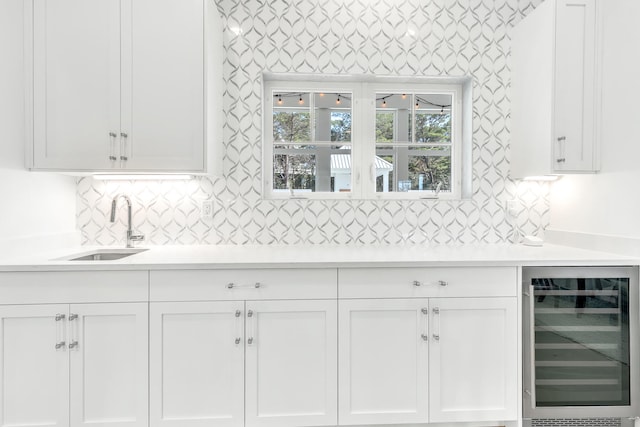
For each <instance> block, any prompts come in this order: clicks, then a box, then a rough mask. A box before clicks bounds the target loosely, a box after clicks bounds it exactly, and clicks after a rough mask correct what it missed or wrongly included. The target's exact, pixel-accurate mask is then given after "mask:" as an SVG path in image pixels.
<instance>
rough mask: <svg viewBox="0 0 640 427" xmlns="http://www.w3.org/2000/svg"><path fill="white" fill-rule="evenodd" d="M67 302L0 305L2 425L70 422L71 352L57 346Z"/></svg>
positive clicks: (50, 426)
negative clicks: (61, 320) (64, 303)
mask: <svg viewBox="0 0 640 427" xmlns="http://www.w3.org/2000/svg"><path fill="white" fill-rule="evenodd" d="M67 311H68V306H67V305H62V304H60V305H54V304H52V305H20V306H13V305H11V306H3V307H0V320H1V321H2V323H1V325H2V327H1V328H0V385H1V386H0V425H1V426H3V427H5V426H23V427H35V426H46V427H65V426H68V425H69V353H68V352H67V351H66V348H63V347H59V348H58V349H56V344H58V343H60V342H61V341H63V340H64V339H65V338H63V337H64V336H65V335H64V330H63V328H62V326H61V325H60V321H56V316H58V318H60V317H59V315H60V314H61V313H67Z"/></svg>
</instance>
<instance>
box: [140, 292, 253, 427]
mask: <svg viewBox="0 0 640 427" xmlns="http://www.w3.org/2000/svg"><path fill="white" fill-rule="evenodd" d="M150 331H151V335H150V372H151V378H150V385H151V387H150V388H151V426H152V427H205V426H206V427H242V426H244V303H243V302H237V301H232V302H186V303H151V306H150Z"/></svg>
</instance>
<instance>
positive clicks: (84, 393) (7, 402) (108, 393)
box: [0, 303, 148, 427]
mask: <svg viewBox="0 0 640 427" xmlns="http://www.w3.org/2000/svg"><path fill="white" fill-rule="evenodd" d="M0 318H1V320H2V328H1V331H0V347H1V348H0V354H1V355H2V356H1V362H0V364H1V365H2V366H0V371H1V372H2V374H1V375H2V377H1V380H0V382H1V385H2V387H1V390H2V392H1V393H2V400H1V401H0V402H2V404H1V405H0V408H1V409H0V412H1V414H0V416H1V418H0V420H1V422H2V424H0V425H2V426H18V425H19V426H55V427H58V426H59V427H64V426H72V427H76V426H88V425H91V426H94V427H107V426H114V427H144V426H147V425H148V421H147V420H148V415H147V414H148V404H147V402H148V397H147V394H148V393H147V390H148V375H147V372H148V350H147V342H148V324H147V319H148V316H147V304H146V303H108V304H70V305H67V304H57V305H20V306H17V305H11V306H2V307H0Z"/></svg>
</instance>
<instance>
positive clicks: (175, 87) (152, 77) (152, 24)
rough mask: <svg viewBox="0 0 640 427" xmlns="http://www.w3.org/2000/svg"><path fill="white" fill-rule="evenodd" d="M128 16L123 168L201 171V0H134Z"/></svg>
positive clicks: (202, 7) (202, 116)
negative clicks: (128, 35)
mask: <svg viewBox="0 0 640 427" xmlns="http://www.w3.org/2000/svg"><path fill="white" fill-rule="evenodd" d="M214 7H215V6H214ZM128 22H129V21H128V20H127V21H125V27H126V25H131V27H130V29H127V28H125V34H131V38H130V39H129V38H126V39H125V40H124V42H125V48H124V52H125V55H124V59H123V75H122V78H123V96H124V97H125V98H124V99H123V103H122V106H123V109H122V120H123V125H122V130H123V132H124V133H126V134H127V135H128V136H127V138H126V141H125V143H124V151H125V156H126V157H127V158H128V160H127V161H126V162H125V163H124V165H125V168H127V169H136V170H149V171H152V170H162V171H172V170H178V171H196V172H198V171H203V170H204V158H205V156H204V149H205V144H204V119H205V112H204V100H205V87H204V1H203V0H163V1H161V2H159V1H157V0H134V1H133V2H132V6H131V20H130V24H127V23H128ZM219 31H221V30H219ZM221 101H222V100H221V99H219V100H217V101H216V102H221Z"/></svg>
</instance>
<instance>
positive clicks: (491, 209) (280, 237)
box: [77, 0, 549, 245]
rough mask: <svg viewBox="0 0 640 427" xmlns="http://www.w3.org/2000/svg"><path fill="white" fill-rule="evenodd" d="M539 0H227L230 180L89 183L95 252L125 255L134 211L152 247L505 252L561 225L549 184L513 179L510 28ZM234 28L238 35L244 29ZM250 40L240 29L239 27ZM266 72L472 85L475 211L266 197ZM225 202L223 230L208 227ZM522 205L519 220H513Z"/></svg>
mask: <svg viewBox="0 0 640 427" xmlns="http://www.w3.org/2000/svg"><path fill="white" fill-rule="evenodd" d="M540 2H541V0H432V1H428V2H425V1H423V0H355V1H354V0H348V1H347V0H323V1H316V0H284V1H276V2H265V1H259V0H248V1H243V2H237V1H235V0H221V1H219V2H218V7H219V9H220V12H221V14H222V16H223V22H224V23H225V30H224V40H225V64H224V81H225V84H226V92H225V94H224V99H223V107H224V113H225V127H224V141H225V153H224V178H209V177H198V178H196V179H193V180H191V181H162V182H154V181H151V182H150V181H135V182H133V181H124V182H117V181H111V182H109V181H94V180H92V179H91V178H80V179H79V180H78V185H77V201H78V203H77V206H78V208H77V220H78V227H79V229H80V230H81V232H82V240H83V243H84V244H96V245H112V244H123V243H124V234H125V229H126V223H125V220H126V212H124V207H123V206H120V207H119V209H120V211H119V212H118V219H117V222H116V223H114V224H111V223H109V210H110V207H111V199H112V198H113V197H114V196H115V195H116V194H119V193H125V194H127V195H129V196H130V197H131V199H132V201H133V206H134V216H133V222H134V226H135V228H136V229H137V230H138V231H140V232H142V233H144V234H145V235H146V239H147V242H148V243H150V244H275V243H280V244H301V243H307V244H330V243H332V244H401V243H413V244H429V243H433V244H465V243H479V242H482V243H503V242H509V241H513V240H514V239H516V238H517V236H518V235H521V234H537V233H539V232H541V230H543V229H544V228H546V226H547V225H548V223H549V198H548V193H549V189H548V185H549V184H544V183H542V184H538V183H520V184H516V183H514V182H513V181H511V180H509V179H508V173H509V160H508V159H509V156H508V147H509V137H510V134H509V125H510V123H509V111H510V102H509V89H508V85H509V82H510V71H509V46H510V41H509V28H510V27H511V26H512V25H513V24H514V23H515V22H517V21H518V20H519V19H521V18H522V16H523V15H524V14H525V13H526V12H527V11H529V10H531V9H532V8H533V7H535V6H537V5H538V4H539V3H540ZM234 27H235V28H234ZM238 28H240V29H241V31H239V30H238ZM264 71H271V72H302V73H348V74H378V75H390V74H396V75H406V76H414V75H427V76H439V75H471V76H472V77H473V97H474V100H473V102H474V108H473V155H472V157H473V197H472V199H471V200H464V201H388V202H381V201H368V200H366V201H309V200H295V201H279V200H262V199H261V170H260V163H261V162H260V159H261V157H262V154H261V148H262V147H261V140H262V136H261V128H262V126H261V122H262V118H261V115H260V111H261V85H260V79H261V75H262V73H263V72H264ZM205 199H212V200H214V212H213V213H214V214H213V218H212V219H208V220H207V219H202V218H201V217H200V205H201V202H202V200H205ZM512 199H517V200H518V201H519V205H518V206H519V208H518V215H517V218H516V219H510V218H509V217H508V216H507V214H506V211H505V204H506V201H507V200H512Z"/></svg>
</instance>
